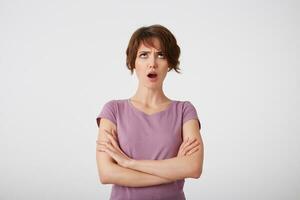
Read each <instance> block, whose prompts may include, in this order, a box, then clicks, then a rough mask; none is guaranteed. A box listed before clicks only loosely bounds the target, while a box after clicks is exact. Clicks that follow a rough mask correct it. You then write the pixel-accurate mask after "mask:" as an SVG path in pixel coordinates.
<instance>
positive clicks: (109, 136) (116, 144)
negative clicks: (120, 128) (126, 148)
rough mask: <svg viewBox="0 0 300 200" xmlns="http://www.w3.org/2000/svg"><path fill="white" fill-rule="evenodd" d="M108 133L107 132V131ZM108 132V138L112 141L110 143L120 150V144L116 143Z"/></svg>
mask: <svg viewBox="0 0 300 200" xmlns="http://www.w3.org/2000/svg"><path fill="white" fill-rule="evenodd" d="M105 131H106V130H105ZM106 132H107V137H108V139H109V140H110V142H111V143H112V144H113V145H114V146H115V147H116V148H119V144H118V143H117V142H116V140H115V139H114V138H113V136H112V135H111V134H110V133H109V132H108V131H106Z"/></svg>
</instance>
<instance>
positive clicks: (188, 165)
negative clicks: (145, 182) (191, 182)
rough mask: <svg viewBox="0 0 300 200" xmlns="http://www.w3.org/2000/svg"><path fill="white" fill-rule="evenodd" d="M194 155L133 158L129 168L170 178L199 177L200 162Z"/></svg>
mask: <svg viewBox="0 0 300 200" xmlns="http://www.w3.org/2000/svg"><path fill="white" fill-rule="evenodd" d="M193 156H195V154H193V155H190V156H184V157H173V158H170V159H165V160H132V161H131V162H130V163H129V164H128V166H127V167H128V168H129V169H133V170H137V171H140V172H144V173H148V174H152V175H156V176H160V177H164V178H167V179H170V180H173V181H175V180H179V179H184V178H197V176H198V175H197V170H196V169H197V168H198V166H200V165H199V163H198V164H197V163H195V162H194V160H193Z"/></svg>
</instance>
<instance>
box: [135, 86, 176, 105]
mask: <svg viewBox="0 0 300 200" xmlns="http://www.w3.org/2000/svg"><path fill="white" fill-rule="evenodd" d="M130 99H131V100H133V101H137V102H139V103H141V104H144V105H149V106H151V105H159V104H164V103H166V102H169V101H171V99H169V98H168V97H167V96H166V95H165V94H164V92H163V89H162V87H160V88H148V87H145V86H140V85H139V87H138V89H137V91H136V93H135V94H134V95H133V96H132V97H131V98H130Z"/></svg>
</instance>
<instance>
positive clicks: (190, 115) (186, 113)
mask: <svg viewBox="0 0 300 200" xmlns="http://www.w3.org/2000/svg"><path fill="white" fill-rule="evenodd" d="M190 119H197V120H198V123H199V128H200V129H201V123H200V120H199V117H198V114H197V110H196V108H195V107H194V105H193V104H192V103H191V102H189V101H185V102H184V103H183V119H182V122H183V123H182V124H184V123H185V122H187V121H188V120H190Z"/></svg>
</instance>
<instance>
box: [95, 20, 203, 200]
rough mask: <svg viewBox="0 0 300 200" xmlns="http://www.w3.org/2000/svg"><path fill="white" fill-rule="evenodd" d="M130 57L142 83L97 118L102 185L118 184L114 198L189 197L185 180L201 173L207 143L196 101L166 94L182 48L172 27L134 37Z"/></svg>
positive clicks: (143, 31)
mask: <svg viewBox="0 0 300 200" xmlns="http://www.w3.org/2000/svg"><path fill="white" fill-rule="evenodd" d="M126 54H127V61H126V63H127V67H128V69H129V70H130V71H131V74H133V72H134V71H135V73H136V76H137V78H138V80H139V84H138V88H137V91H136V93H135V94H134V95H133V96H132V97H130V98H128V99H119V100H110V101H108V102H107V103H106V104H105V105H104V106H103V108H102V110H101V112H100V114H99V115H98V116H97V119H96V121H97V124H98V126H99V134H98V140H97V151H96V159H97V166H98V172H99V177H100V181H101V183H103V184H113V187H112V192H111V195H110V199H111V200H119V199H120V200H121V199H122V200H129V199H130V200H148V199H155V200H156V199H163V200H168V199H170V200H176V199H178V200H182V199H185V194H184V191H183V186H184V181H185V180H184V179H185V178H199V177H200V175H201V173H202V165H203V143H202V139H201V134H200V129H201V125H200V121H199V118H198V116H197V111H196V109H195V107H194V106H193V105H192V103H191V102H189V101H178V100H172V99H170V98H168V97H167V96H166V95H165V94H164V92H163V81H164V79H165V77H166V75H167V73H168V72H169V71H171V70H175V71H176V72H179V67H178V65H179V60H178V59H179V55H180V48H179V46H178V45H177V41H176V39H175V37H174V36H173V34H172V33H171V32H170V31H169V30H168V29H167V28H165V27H163V26H161V25H152V26H148V27H141V28H139V29H138V30H136V31H135V32H134V33H133V35H132V36H131V39H130V41H129V44H128V48H127V50H126Z"/></svg>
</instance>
